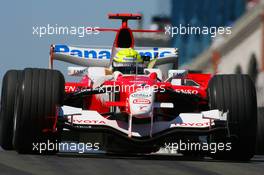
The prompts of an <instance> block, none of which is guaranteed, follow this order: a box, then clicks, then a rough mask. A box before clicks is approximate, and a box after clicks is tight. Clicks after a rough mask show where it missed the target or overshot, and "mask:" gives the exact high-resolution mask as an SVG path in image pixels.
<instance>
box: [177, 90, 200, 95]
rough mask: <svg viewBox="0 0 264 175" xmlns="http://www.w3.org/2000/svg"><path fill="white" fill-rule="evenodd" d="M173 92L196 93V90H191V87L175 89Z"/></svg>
mask: <svg viewBox="0 0 264 175" xmlns="http://www.w3.org/2000/svg"><path fill="white" fill-rule="evenodd" d="M175 92H177V93H182V94H194V95H196V94H198V93H199V92H198V90H192V89H175Z"/></svg>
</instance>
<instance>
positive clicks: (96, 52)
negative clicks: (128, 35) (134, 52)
mask: <svg viewBox="0 0 264 175" xmlns="http://www.w3.org/2000/svg"><path fill="white" fill-rule="evenodd" d="M54 52H55V53H62V54H65V55H72V56H77V57H80V58H85V59H110V58H111V49H107V48H98V49H95V48H76V47H70V46H67V45H62V44H58V45H55V48H54ZM139 54H140V55H142V56H143V55H144V56H149V57H150V58H155V57H156V56H158V57H159V58H162V57H165V56H167V55H175V53H174V52H173V49H172V48H167V49H166V48H156V47H155V48H153V49H152V50H146V51H144V50H139Z"/></svg>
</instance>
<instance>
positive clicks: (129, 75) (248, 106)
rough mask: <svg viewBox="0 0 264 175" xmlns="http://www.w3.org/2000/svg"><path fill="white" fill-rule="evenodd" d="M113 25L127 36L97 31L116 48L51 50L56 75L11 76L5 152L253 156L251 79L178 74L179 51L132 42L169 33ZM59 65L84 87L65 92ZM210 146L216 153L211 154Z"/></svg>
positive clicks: (2, 135)
mask: <svg viewBox="0 0 264 175" xmlns="http://www.w3.org/2000/svg"><path fill="white" fill-rule="evenodd" d="M109 18H110V19H121V20H122V26H121V27H120V28H119V29H102V28H100V29H99V30H100V31H112V32H117V35H116V38H115V41H114V44H113V47H112V48H110V47H109V48H107V47H96V48H95V47H77V46H68V45H51V48H50V65H49V66H50V68H49V69H37V68H26V69H24V70H10V71H8V72H7V73H6V74H5V76H4V78H3V87H2V97H1V119H0V142H1V146H2V148H3V149H6V150H11V149H15V150H16V151H17V152H18V153H38V152H36V150H35V149H33V146H34V145H36V144H35V143H46V141H49V142H52V143H58V142H60V143H61V142H67V140H68V141H69V140H74V141H76V142H78V141H80V140H82V139H86V140H88V141H90V142H96V141H98V142H99V143H100V150H104V151H106V152H107V153H118V154H149V153H153V152H157V151H158V150H159V149H160V148H166V147H168V145H169V146H173V145H175V144H174V143H179V142H181V143H184V144H185V149H180V147H177V152H178V153H182V154H189V153H192V154H193V153H196V152H197V151H198V152H201V151H202V152H204V150H206V151H207V152H208V154H207V155H210V156H212V157H213V158H216V159H232V160H234V159H238V160H249V159H251V158H252V157H253V156H254V149H255V142H256V126H257V125H256V120H257V107H256V106H257V105H256V92H255V87H254V84H253V83H252V81H251V79H250V78H249V77H248V76H247V75H210V74H200V73H191V72H188V71H187V70H179V69H177V67H178V65H177V61H178V56H177V49H175V48H148V47H134V38H133V33H134V32H162V31H155V30H133V29H130V28H129V27H128V23H127V22H128V20H133V19H134V20H139V19H140V18H141V16H140V15H139V14H110V15H109ZM54 60H60V61H65V62H69V63H73V64H76V65H79V66H82V67H69V68H68V74H69V75H71V76H80V77H82V79H81V81H79V82H66V83H65V80H64V76H63V75H62V73H60V72H59V71H57V70H54V69H53V63H54ZM161 67H162V68H161ZM164 67H165V69H164ZM81 134H84V136H85V138H83V137H81V136H80V135H81ZM212 144H214V148H215V146H216V145H217V147H216V148H217V149H215V151H214V152H213V153H212V152H210V149H212V148H213V147H212V146H211V145H212ZM186 145H188V146H187V147H186ZM193 145H195V146H196V147H195V148H193V147H192V146H193ZM199 145H203V147H202V148H203V149H202V150H201V149H196V148H198V147H199ZM205 145H207V146H205ZM191 147H192V149H190V148H191ZM205 148H207V149H205ZM57 151H58V149H55V151H54V150H53V151H50V150H47V152H53V153H56V152H57Z"/></svg>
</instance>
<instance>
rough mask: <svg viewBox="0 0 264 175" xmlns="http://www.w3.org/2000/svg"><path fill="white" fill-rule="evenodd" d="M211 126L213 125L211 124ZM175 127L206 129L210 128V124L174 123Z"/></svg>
mask: <svg viewBox="0 0 264 175" xmlns="http://www.w3.org/2000/svg"><path fill="white" fill-rule="evenodd" d="M211 124H213V123H211ZM175 126H182V127H206V126H210V122H204V123H190V122H188V123H175Z"/></svg>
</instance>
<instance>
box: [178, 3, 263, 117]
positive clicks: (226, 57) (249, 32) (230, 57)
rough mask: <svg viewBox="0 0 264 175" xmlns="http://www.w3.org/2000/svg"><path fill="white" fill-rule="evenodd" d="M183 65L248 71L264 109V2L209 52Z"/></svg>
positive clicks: (216, 70) (214, 70) (222, 71)
mask: <svg viewBox="0 0 264 175" xmlns="http://www.w3.org/2000/svg"><path fill="white" fill-rule="evenodd" d="M182 68H184V69H190V70H202V71H203V72H211V73H217V74H233V73H243V74H249V75H250V76H251V78H252V80H253V81H254V82H255V85H256V89H257V96H258V107H259V108H264V5H263V4H262V5H258V6H256V7H255V8H254V9H251V10H250V11H248V12H247V13H246V14H245V15H244V16H242V17H241V19H239V20H238V21H237V22H236V23H235V24H234V26H233V28H232V34H231V35H227V36H219V37H218V39H216V41H215V42H214V43H213V44H212V46H211V47H210V48H209V49H208V50H207V51H205V52H204V53H202V54H201V55H200V56H198V57H197V58H196V59H195V61H194V62H192V63H190V64H188V65H184V66H183V67H182ZM262 115H263V114H262Z"/></svg>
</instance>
